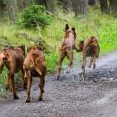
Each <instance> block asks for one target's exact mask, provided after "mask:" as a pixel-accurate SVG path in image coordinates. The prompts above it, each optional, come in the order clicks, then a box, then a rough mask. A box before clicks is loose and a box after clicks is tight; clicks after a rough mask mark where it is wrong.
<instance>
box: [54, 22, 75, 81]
mask: <svg viewBox="0 0 117 117" xmlns="http://www.w3.org/2000/svg"><path fill="white" fill-rule="evenodd" d="M64 31H65V35H64V40H63V42H62V44H61V47H60V50H59V60H58V69H57V76H56V77H57V79H59V77H60V71H61V66H62V62H63V60H64V58H65V57H67V58H68V60H69V65H68V66H69V67H70V68H71V66H72V64H73V48H74V45H75V39H76V32H75V28H74V27H72V28H71V29H70V28H69V26H68V24H66V26H65V30H64Z"/></svg>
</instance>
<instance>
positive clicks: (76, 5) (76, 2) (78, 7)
mask: <svg viewBox="0 0 117 117" xmlns="http://www.w3.org/2000/svg"><path fill="white" fill-rule="evenodd" d="M72 6H73V10H74V12H75V16H76V17H77V16H78V15H82V14H86V13H87V8H88V0H72Z"/></svg>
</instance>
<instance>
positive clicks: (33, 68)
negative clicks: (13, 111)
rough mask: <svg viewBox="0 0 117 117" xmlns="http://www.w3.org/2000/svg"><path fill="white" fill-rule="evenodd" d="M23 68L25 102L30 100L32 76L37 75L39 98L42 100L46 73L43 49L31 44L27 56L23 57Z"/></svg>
mask: <svg viewBox="0 0 117 117" xmlns="http://www.w3.org/2000/svg"><path fill="white" fill-rule="evenodd" d="M23 69H24V72H25V75H24V78H25V81H26V82H27V99H26V103H29V102H30V89H31V81H32V77H37V76H38V77H39V78H40V83H39V88H40V95H39V100H43V93H44V85H45V79H44V78H45V75H46V64H45V59H44V55H43V51H42V50H40V49H39V48H38V47H36V46H33V47H31V48H29V49H28V54H27V57H26V58H25V61H24V64H23Z"/></svg>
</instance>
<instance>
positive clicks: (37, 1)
mask: <svg viewBox="0 0 117 117" xmlns="http://www.w3.org/2000/svg"><path fill="white" fill-rule="evenodd" d="M36 3H37V4H40V5H45V7H47V5H46V0H36Z"/></svg>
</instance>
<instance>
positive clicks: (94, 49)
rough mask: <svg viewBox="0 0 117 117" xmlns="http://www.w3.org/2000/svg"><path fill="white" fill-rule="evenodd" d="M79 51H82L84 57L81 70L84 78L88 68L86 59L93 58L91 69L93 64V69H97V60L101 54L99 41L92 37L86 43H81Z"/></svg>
mask: <svg viewBox="0 0 117 117" xmlns="http://www.w3.org/2000/svg"><path fill="white" fill-rule="evenodd" d="M78 50H79V52H81V51H82V55H83V60H82V62H83V63H82V67H81V68H82V73H83V76H84V75H85V67H86V57H91V59H90V64H89V68H91V66H92V64H93V69H95V68H96V58H98V56H99V52H100V47H99V43H98V40H97V39H96V37H95V36H91V37H89V38H87V39H86V40H85V41H80V43H79V44H78Z"/></svg>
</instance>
